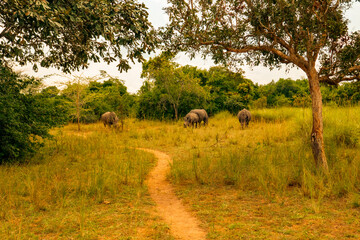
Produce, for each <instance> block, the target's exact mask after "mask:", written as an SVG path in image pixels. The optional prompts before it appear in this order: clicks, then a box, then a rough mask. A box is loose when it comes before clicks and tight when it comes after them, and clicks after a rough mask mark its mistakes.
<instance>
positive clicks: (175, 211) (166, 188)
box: [137, 148, 206, 240]
mask: <svg viewBox="0 0 360 240" xmlns="http://www.w3.org/2000/svg"><path fill="white" fill-rule="evenodd" d="M137 149H138V150H142V151H146V152H149V153H152V154H154V155H155V157H156V158H157V159H158V162H157V165H156V167H155V168H154V169H153V170H152V171H151V172H150V174H149V177H148V179H147V185H148V188H149V193H150V196H151V197H152V199H153V200H154V201H155V203H156V208H157V212H158V213H159V215H160V216H161V217H162V218H163V219H164V220H165V222H166V223H167V224H168V225H169V227H170V232H171V234H172V235H173V236H174V237H175V238H176V239H183V240H205V239H206V233H205V231H204V230H202V229H201V228H200V227H199V225H200V223H199V221H198V220H197V219H196V218H195V217H194V216H193V215H192V214H191V213H190V212H189V211H188V210H187V209H186V208H185V206H184V205H183V204H182V203H181V201H180V200H179V199H178V198H177V197H176V196H175V194H174V191H173V188H172V186H171V184H170V183H169V182H168V181H167V180H166V174H167V173H168V172H169V171H170V163H171V162H172V159H171V158H170V157H169V156H168V155H167V154H165V153H163V152H160V151H156V150H152V149H146V148H137Z"/></svg>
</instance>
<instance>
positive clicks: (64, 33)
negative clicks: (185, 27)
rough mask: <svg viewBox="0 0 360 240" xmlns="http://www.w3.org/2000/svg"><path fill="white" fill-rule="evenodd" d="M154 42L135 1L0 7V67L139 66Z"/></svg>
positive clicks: (14, 1)
mask: <svg viewBox="0 0 360 240" xmlns="http://www.w3.org/2000/svg"><path fill="white" fill-rule="evenodd" d="M155 44H156V37H155V35H154V32H153V29H152V26H151V23H150V22H149V21H148V13H147V9H146V7H145V5H144V4H143V3H137V1H136V0H127V1H119V0H57V1H46V0H40V1H39V0H37V1H34V0H21V1H18V0H3V1H0V61H1V64H4V63H6V62H17V63H19V64H21V65H24V64H26V63H33V64H34V65H33V66H34V69H37V64H38V63H39V64H40V65H41V66H42V67H50V66H53V67H56V68H58V69H61V70H62V71H64V72H70V71H72V70H78V69H79V68H86V67H87V66H88V63H89V62H90V61H93V62H99V61H100V60H103V61H105V62H106V63H110V62H114V61H118V65H117V66H118V68H119V70H127V69H129V61H134V60H138V61H143V60H144V59H143V54H144V53H149V52H150V51H152V50H153V49H154V46H155Z"/></svg>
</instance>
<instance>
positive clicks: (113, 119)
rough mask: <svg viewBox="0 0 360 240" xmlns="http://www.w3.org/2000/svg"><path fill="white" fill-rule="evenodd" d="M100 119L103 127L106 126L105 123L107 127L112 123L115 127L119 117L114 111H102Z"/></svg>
mask: <svg viewBox="0 0 360 240" xmlns="http://www.w3.org/2000/svg"><path fill="white" fill-rule="evenodd" d="M100 120H101V121H102V122H103V123H104V126H105V127H106V125H108V126H109V127H111V126H112V125H113V126H114V127H117V125H118V122H119V119H118V117H117V116H116V114H115V113H114V112H106V113H104V114H103V115H101V118H100Z"/></svg>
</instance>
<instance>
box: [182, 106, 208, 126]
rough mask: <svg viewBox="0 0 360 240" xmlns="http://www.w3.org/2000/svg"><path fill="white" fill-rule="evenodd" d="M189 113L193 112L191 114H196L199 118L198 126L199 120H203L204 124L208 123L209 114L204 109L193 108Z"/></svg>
mask: <svg viewBox="0 0 360 240" xmlns="http://www.w3.org/2000/svg"><path fill="white" fill-rule="evenodd" d="M189 113H193V114H196V115H197V116H198V118H199V120H198V123H199V126H200V123H201V122H204V126H205V125H206V124H208V120H209V116H208V114H207V112H206V111H205V109H193V110H191V111H190V112H189ZM189 113H188V114H189ZM184 120H185V118H184Z"/></svg>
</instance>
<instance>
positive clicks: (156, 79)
mask: <svg viewBox="0 0 360 240" xmlns="http://www.w3.org/2000/svg"><path fill="white" fill-rule="evenodd" d="M142 77H143V78H144V82H143V85H142V87H141V88H140V90H139V91H138V92H137V93H136V94H132V93H129V92H128V91H127V88H126V86H125V84H124V81H122V80H120V79H118V78H116V77H112V76H109V75H107V74H106V73H103V74H102V75H100V76H98V77H92V78H87V77H86V78H83V77H74V78H72V79H70V80H68V81H67V82H65V83H63V84H62V86H61V87H60V88H58V87H56V86H44V85H43V84H42V80H41V79H36V78H33V77H29V76H26V75H21V74H19V73H15V72H13V71H12V70H11V68H6V67H1V73H0V81H1V85H0V92H1V95H0V111H1V114H0V116H1V117H0V126H1V127H0V128H1V129H0V130H1V132H2V144H1V146H0V148H1V149H0V159H3V160H4V159H20V158H22V157H23V156H25V155H26V154H27V153H31V152H35V151H36V149H37V148H38V147H39V146H41V145H42V143H43V138H49V137H51V136H50V135H49V134H48V130H49V129H50V128H52V127H56V126H61V125H64V124H66V123H69V122H76V123H78V124H79V130H80V123H93V122H97V121H98V120H99V118H100V116H101V114H103V113H105V112H107V111H114V112H116V113H117V115H118V117H119V119H120V121H121V122H122V123H123V122H124V119H125V118H128V117H136V118H138V119H152V120H154V119H157V120H171V119H174V120H177V119H179V118H181V117H183V116H185V115H186V114H187V113H188V112H189V111H190V110H191V109H195V108H204V109H206V110H207V112H208V113H209V114H210V116H211V115H214V114H216V113H218V112H221V111H229V112H230V113H232V114H236V113H237V112H238V111H239V110H241V109H243V108H248V109H254V108H273V107H282V106H292V107H310V105H311V98H310V91H309V86H308V84H307V80H306V79H302V80H292V79H282V78H281V79H279V80H278V81H276V82H275V81H272V82H270V83H268V84H265V85H259V84H257V83H253V82H252V81H251V80H250V79H246V78H245V77H244V73H243V72H239V71H238V72H234V71H231V70H230V69H229V68H227V67H224V66H215V67H211V68H210V69H208V70H207V69H199V68H197V67H193V66H189V65H186V66H180V65H179V64H177V63H175V62H174V61H172V58H171V57H169V56H166V55H164V54H162V55H160V56H157V57H154V58H150V60H148V61H145V62H144V65H143V72H142ZM321 88H322V93H323V96H324V97H323V101H324V103H325V104H331V105H336V106H347V105H355V104H358V103H359V102H360V83H359V82H350V83H344V84H341V85H339V86H337V87H334V86H331V85H325V84H324V85H323V86H321Z"/></svg>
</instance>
